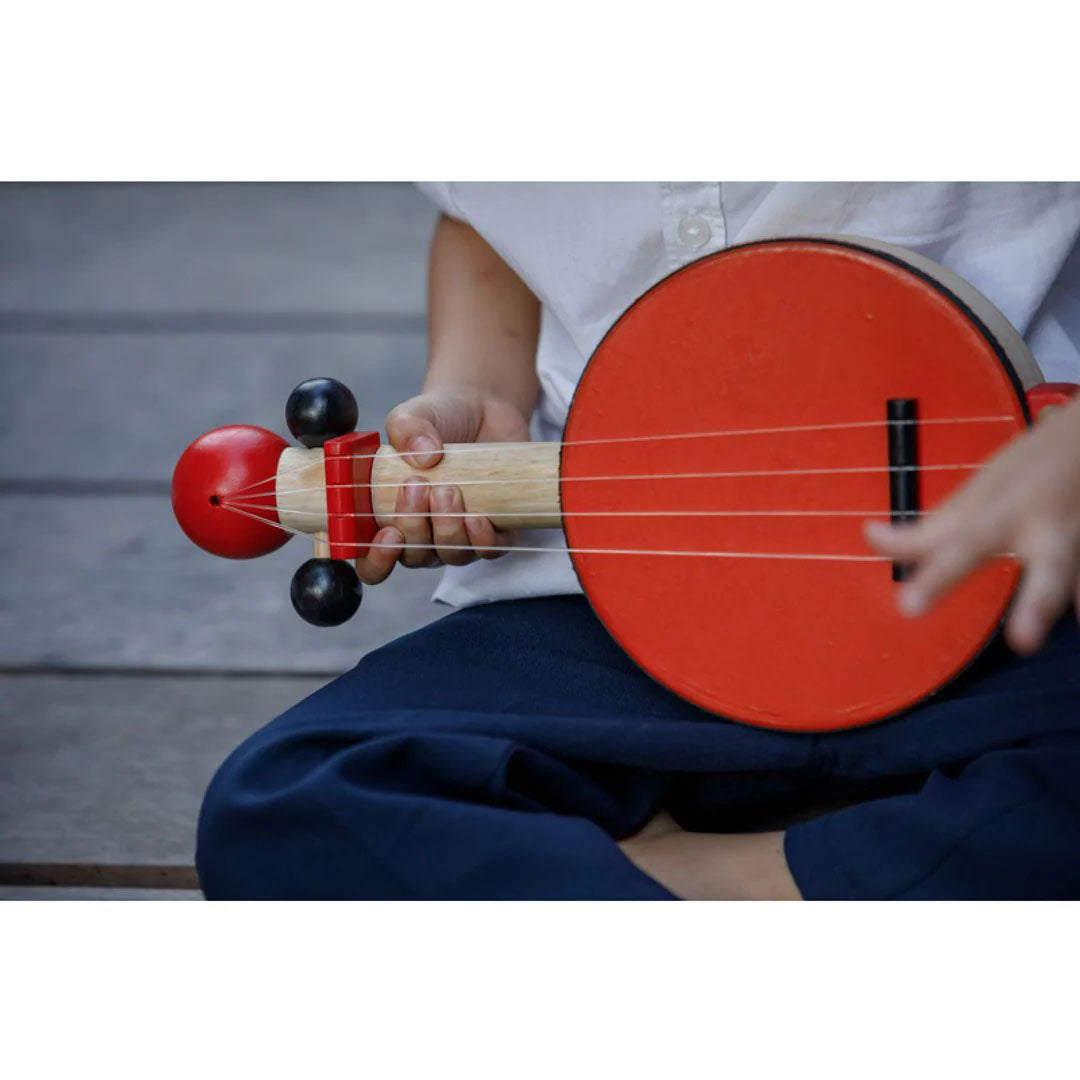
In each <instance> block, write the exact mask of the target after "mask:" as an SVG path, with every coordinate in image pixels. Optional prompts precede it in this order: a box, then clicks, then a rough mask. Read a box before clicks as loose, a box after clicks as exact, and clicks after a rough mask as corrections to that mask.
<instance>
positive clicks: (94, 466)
mask: <svg viewBox="0 0 1080 1080" xmlns="http://www.w3.org/2000/svg"><path fill="white" fill-rule="evenodd" d="M424 367H425V345H424V338H423V336H422V335H420V334H415V333H410V334H345V335H324V336H315V337H311V336H304V335H296V334H277V335H244V336H222V335H205V336H204V335H184V336H180V337H173V336H164V337H156V336H151V337H147V336H141V335H121V336H115V337H113V336H104V337H102V336H93V335H91V336H78V335H64V336H53V335H50V336H40V337H39V336H34V335H0V400H3V401H4V402H5V403H6V406H7V407H6V409H5V422H4V424H3V426H2V428H0V480H6V481H7V482H8V484H9V487H10V484H11V482H12V481H25V480H49V481H50V482H52V483H54V484H55V483H56V482H69V481H71V480H81V481H86V480H94V481H106V480H111V481H120V480H122V481H124V482H130V481H133V480H140V481H155V482H156V483H157V485H158V488H157V489H158V490H161V491H167V489H168V480H169V477H170V476H171V475H172V469H173V466H174V465H175V463H176V459H177V458H178V457H179V456H180V454H181V453H182V452H183V450H184V448H185V447H186V446H187V444H188V443H189V442H190V441H191V440H192V439H193V438H195V437H196V436H197V435H200V434H201V433H202V432H204V431H207V430H209V429H210V428H212V427H217V426H219V425H221V424H236V423H248V424H259V425H261V426H263V427H268V428H270V429H271V430H274V431H279V432H281V433H282V434H284V435H286V436H287V434H288V433H287V430H286V428H285V401H286V399H287V398H288V396H289V392H290V391H291V390H292V388H293V387H294V386H295V385H296V384H297V383H298V382H300V381H301V380H303V379H306V378H310V377H312V376H314V375H330V376H333V377H335V378H338V379H341V380H342V381H343V382H345V383H346V384H347V385H348V386H350V387H351V389H352V390H353V392H354V393H355V394H356V396H357V400H358V402H359V405H360V424H361V426H362V427H365V428H368V429H376V430H381V429H382V426H383V420H384V419H385V416H386V414H387V412H389V410H390V409H391V408H393V407H394V406H395V405H397V404H399V403H400V402H401V401H403V400H405V399H406V398H409V397H412V396H413V394H415V393H417V392H418V391H419V388H420V383H421V380H422V379H423V372H424ZM28 488H29V490H33V486H32V485H29V486H28ZM2 490H4V489H3V488H2V487H0V491H2Z"/></svg>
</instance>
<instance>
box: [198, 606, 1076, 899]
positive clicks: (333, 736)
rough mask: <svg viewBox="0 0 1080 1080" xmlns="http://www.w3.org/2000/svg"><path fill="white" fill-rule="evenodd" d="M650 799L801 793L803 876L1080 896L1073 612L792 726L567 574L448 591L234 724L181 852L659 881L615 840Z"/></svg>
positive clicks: (309, 886)
mask: <svg viewBox="0 0 1080 1080" xmlns="http://www.w3.org/2000/svg"><path fill="white" fill-rule="evenodd" d="M661 807H663V808H666V809H668V810H669V811H670V812H671V813H672V814H673V815H674V817H675V818H676V820H677V821H678V822H679V823H680V824H681V825H683V826H684V827H685V828H688V829H694V830H701V831H708V832H741V831H749V830H755V829H761V828H775V827H777V825H778V823H786V822H789V821H792V820H798V819H800V818H802V819H805V818H806V817H807V814H808V812H809V813H810V814H811V815H813V810H812V808H818V813H817V816H810V817H809V820H802V823H800V824H794V825H791V826H790V827H788V829H787V832H786V837H785V850H786V854H787V860H788V864H789V866H790V868H791V872H792V874H793V875H794V877H795V880H796V882H797V884H798V886H799V888H800V890H801V891H802V893H803V895H804V896H805V897H807V898H808V899H809V898H852V899H856V898H858V899H864V898H865V899H870V898H904V899H916V898H918V899H946V898H971V899H978V898H1077V897H1080V628H1078V627H1077V625H1076V623H1075V620H1073V619H1071V618H1070V619H1069V620H1068V621H1065V622H1062V624H1061V625H1060V626H1059V627H1058V628H1057V630H1056V632H1055V634H1054V635H1053V637H1052V639H1051V641H1050V642H1049V644H1048V645H1047V646H1046V648H1045V649H1043V650H1042V651H1041V652H1040V653H1039V654H1038V655H1036V656H1035V657H1033V658H1030V659H1026V660H1020V659H1017V658H1015V657H1012V656H1010V655H1009V654H1008V653H1007V652H1005V650H1004V649H1003V648H1002V647H992V648H991V649H990V650H988V651H987V652H986V653H985V654H984V655H983V657H982V658H981V660H980V662H979V663H978V664H977V666H976V668H975V669H973V670H972V671H970V672H969V673H968V674H967V675H966V676H965V677H964V679H963V680H962V682H961V683H959V684H957V685H955V686H954V687H952V688H951V689H950V690H949V691H948V692H947V693H945V694H943V695H941V696H940V697H939V698H937V699H936V700H934V701H933V702H932V703H930V704H927V705H924V706H923V707H921V708H919V709H916V710H914V711H912V712H910V713H908V714H907V715H905V716H903V717H901V718H899V719H895V720H890V721H886V722H884V723H881V724H878V725H875V726H872V727H865V728H861V729H859V730H856V731H851V732H842V733H836V734H829V735H792V734H784V733H778V732H774V731H765V730H758V729H755V728H750V727H745V726H742V725H738V724H734V723H729V722H726V721H721V720H717V719H716V718H714V717H712V716H709V715H707V714H705V713H703V712H701V711H699V710H698V709H695V708H693V707H692V706H690V705H687V704H686V703H684V702H682V701H681V700H679V699H677V698H675V697H674V696H673V695H671V694H669V693H668V692H667V691H665V690H663V689H662V688H661V687H659V686H658V685H657V684H656V683H654V682H653V681H652V680H651V679H649V678H648V677H647V676H645V675H643V674H642V673H641V672H640V671H639V670H638V669H637V668H636V667H635V666H634V665H633V664H632V663H631V662H630V661H629V660H628V659H627V658H626V657H625V656H624V654H623V653H622V651H621V650H620V649H619V648H618V647H617V646H616V645H615V644H614V643H613V642H612V641H611V639H610V638H609V637H608V636H607V634H606V632H605V631H604V630H603V628H602V627H601V626H600V624H599V623H598V622H597V620H596V619H595V617H594V616H593V615H592V613H591V611H590V609H589V608H588V606H587V604H586V602H585V601H584V600H583V599H582V598H580V597H553V598H549V599H541V600H521V601H510V602H506V603H499V604H490V605H486V606H483V607H478V608H472V609H467V610H463V611H459V612H455V613H454V614H452V615H449V616H447V617H446V618H444V619H442V620H440V621H439V622H436V623H434V624H432V625H430V626H428V627H426V628H424V629H422V630H419V631H417V632H416V633H414V634H410V635H408V636H407V637H404V638H401V639H400V640H398V641H395V642H393V643H392V644H390V645H388V646H386V647H385V648H382V649H379V650H378V651H376V652H374V653H371V654H370V655H368V656H366V657H364V659H363V660H362V661H361V662H360V664H359V665H358V666H357V667H356V668H355V669H353V670H352V671H351V672H349V673H348V674H347V675H344V676H342V677H341V678H339V679H337V680H335V681H334V682H332V683H330V684H329V685H328V686H326V687H324V688H323V689H321V690H319V691H318V692H317V693H315V694H313V695H312V696H311V697H309V698H307V699H306V700H305V701H302V702H301V703H300V704H299V705H297V706H295V707H294V708H292V709H290V710H289V711H288V712H286V713H285V714H284V715H282V716H280V717H278V718H277V719H276V720H274V721H273V722H272V723H271V724H269V725H268V726H267V727H265V728H263V729H262V730H261V731H259V732H258V733H257V734H255V735H254V736H252V737H251V738H250V739H248V740H247V741H246V742H245V743H244V744H243V745H241V746H240V747H239V748H238V749H237V750H236V751H235V752H234V753H233V754H232V755H231V756H230V757H229V758H228V760H227V761H226V762H225V763H224V765H223V766H222V767H221V769H220V771H219V772H218V774H217V776H216V777H215V778H214V780H213V782H212V784H211V785H210V789H209V791H208V792H207V795H206V799H205V802H204V805H203V810H202V815H201V818H200V822H199V839H198V857H197V863H198V870H199V876H200V879H201V881H202V885H203V889H204V890H205V892H206V895H207V896H208V897H210V898H224V897H234V898H240V897H245V898H246V897H250V898H258V897H281V898H286V897H296V898H305V897H307V898H335V897H339V898H379V899H383V898H400V899H411V898H447V899H455V898H458V899H460V898H607V899H617V898H628V899H629V898H640V899H664V898H669V897H670V895H671V894H670V893H668V892H667V890H666V889H664V888H662V887H661V886H660V885H659V884H657V883H656V882H654V881H653V880H652V879H651V878H649V877H647V876H646V875H645V874H643V873H642V872H641V871H639V870H638V869H637V868H636V867H634V866H633V864H631V863H630V862H629V861H628V860H627V859H626V858H625V857H624V856H623V855H622V853H621V852H620V850H619V848H618V847H617V846H616V840H618V839H621V838H623V837H626V836H628V835H630V834H631V833H633V832H635V831H636V830H638V829H639V828H641V826H642V825H644V824H645V822H646V821H648V820H649V818H650V817H651V816H652V815H653V814H654V813H655V812H656V811H657V810H658V809H659V808H661ZM823 807H833V809H829V810H822V809H821V808H823ZM836 807H840V808H839V809H836Z"/></svg>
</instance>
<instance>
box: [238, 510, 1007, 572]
mask: <svg viewBox="0 0 1080 1080" xmlns="http://www.w3.org/2000/svg"><path fill="white" fill-rule="evenodd" d="M222 505H223V506H224V507H225V508H226V509H228V510H231V511H232V512H233V513H234V514H242V515H243V516H244V517H249V518H253V519H254V520H255V521H259V522H262V524H264V525H271V526H273V527H275V528H278V529H281V530H282V531H284V532H287V533H290V534H292V535H294V536H306V537H308V538H309V539H310V538H311V534H310V533H306V532H304V531H303V530H302V529H297V528H294V527H292V526H289V525H285V524H283V523H281V522H280V521H270V520H269V519H268V518H264V517H261V516H260V515H258V514H251V513H248V512H247V511H246V510H241V509H239V508H238V507H235V506H229V505H228V504H225V503H223V504H222ZM363 546H365V547H368V548H380V549H383V548H384V549H386V550H390V551H470V552H473V553H474V554H475V553H477V552H480V551H487V552H493V551H497V552H500V553H506V554H512V553H514V552H517V553H519V554H537V555H539V554H549V555H638V556H643V555H647V556H658V557H666V558H670V557H682V558H708V559H774V560H784V561H792V560H799V561H804V562H841V563H881V562H888V563H891V562H894V561H895V560H894V559H893V558H891V557H890V556H887V555H851V554H845V553H832V552H813V551H810V552H801V551H705V550H697V549H689V550H687V549H684V548H675V549H672V548H656V549H643V548H575V547H539V546H532V545H521V544H505V545H492V546H490V547H487V546H485V547H477V546H476V545H475V544H410V543H405V544H376V543H369V544H365V545H363ZM1008 554H1009V553H1003V557H1004V556H1007V555H1008Z"/></svg>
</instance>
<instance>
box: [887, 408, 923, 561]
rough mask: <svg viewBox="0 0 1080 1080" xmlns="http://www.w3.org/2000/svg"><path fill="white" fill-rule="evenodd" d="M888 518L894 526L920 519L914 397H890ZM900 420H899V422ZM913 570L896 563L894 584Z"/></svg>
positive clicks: (917, 443) (916, 414)
mask: <svg viewBox="0 0 1080 1080" xmlns="http://www.w3.org/2000/svg"><path fill="white" fill-rule="evenodd" d="M887 415H888V419H889V470H890V471H889V516H890V518H891V519H892V522H893V524H894V525H897V524H903V523H904V522H906V521H914V520H915V519H916V518H918V516H919V472H918V466H919V425H918V417H919V409H918V402H917V401H916V400H915V398H889V401H888V406H887ZM898 421H900V422H899V423H898ZM910 572H911V567H910V566H909V565H907V564H905V563H898V562H894V563H893V567H892V576H893V581H905V580H906V579H907V578H908V576H909V575H910Z"/></svg>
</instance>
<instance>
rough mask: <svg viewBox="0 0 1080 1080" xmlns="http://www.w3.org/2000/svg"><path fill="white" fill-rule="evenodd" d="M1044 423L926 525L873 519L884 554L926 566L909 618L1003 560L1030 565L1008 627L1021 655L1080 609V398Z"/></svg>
mask: <svg viewBox="0 0 1080 1080" xmlns="http://www.w3.org/2000/svg"><path fill="white" fill-rule="evenodd" d="M1044 416H1045V419H1042V420H1040V422H1039V423H1038V425H1037V426H1036V427H1035V428H1034V429H1033V430H1032V431H1029V432H1027V433H1026V434H1024V435H1021V436H1020V437H1019V438H1017V439H1015V440H1014V441H1013V442H1012V443H1010V444H1009V445H1008V446H1007V447H1006V448H1005V449H1004V450H1003V451H1002V452H1001V453H999V454H998V455H997V456H996V457H995V458H993V459H992V460H991V462H990V463H989V464H988V465H987V466H986V467H985V468H984V469H983V470H982V471H980V472H979V473H977V474H976V476H975V477H974V478H973V479H972V480H970V481H969V482H968V483H967V484H965V485H964V486H963V487H962V488H961V489H960V491H959V492H957V493H956V494H955V495H954V496H953V497H952V498H951V499H949V500H948V501H947V502H946V503H944V504H943V505H942V506H941V507H939V508H938V509H937V510H936V511H934V513H933V514H930V515H928V516H927V517H926V518H924V519H923V520H922V521H920V522H919V523H918V524H916V525H909V526H893V525H888V524H886V523H885V522H878V521H871V522H867V525H866V538H867V540H868V541H869V542H870V543H871V544H872V545H873V546H874V547H875V548H876V549H877V550H878V551H879V552H881V553H882V554H883V555H888V556H891V557H892V558H894V559H899V560H902V561H903V562H910V563H913V564H914V565H915V567H916V570H915V573H914V575H913V576H912V578H911V579H910V581H908V582H907V583H906V584H905V585H904V586H903V587H902V588H901V589H900V592H899V597H898V601H899V605H900V610H901V611H903V612H904V613H905V614H908V615H921V614H922V613H923V612H925V611H927V610H928V609H929V608H930V606H931V605H932V604H933V603H934V601H935V600H937V598H938V597H940V596H941V594H942V593H943V592H945V590H947V589H948V588H949V587H950V586H952V585H954V584H955V583H956V582H958V581H959V580H960V579H961V578H963V577H964V576H965V575H967V574H968V573H969V572H970V571H972V570H974V569H975V567H976V566H978V565H979V564H980V563H982V562H983V561H984V560H986V559H988V558H990V557H991V556H993V555H995V554H1002V553H1012V554H1014V555H1016V556H1017V557H1018V558H1019V559H1020V560H1021V562H1022V563H1023V565H1024V578H1023V582H1022V583H1021V585H1020V588H1019V590H1018V592H1017V595H1016V599H1015V601H1014V603H1013V606H1012V611H1011V612H1010V614H1009V617H1008V620H1007V622H1006V625H1005V637H1006V640H1007V641H1008V642H1009V644H1010V645H1011V646H1012V648H1013V649H1015V650H1016V651H1017V652H1020V653H1032V652H1034V651H1035V650H1036V649H1038V648H1039V647H1040V646H1041V645H1042V643H1043V641H1044V640H1045V639H1046V635H1047V633H1048V632H1049V630H1050V628H1051V626H1052V625H1053V623H1054V621H1055V620H1056V619H1057V618H1058V617H1059V616H1060V615H1061V613H1062V612H1063V611H1064V610H1065V608H1066V607H1067V606H1068V604H1069V602H1070V600H1072V601H1074V602H1075V603H1076V604H1077V610H1078V611H1080V399H1077V400H1076V401H1073V402H1071V403H1070V404H1068V405H1065V406H1062V407H1061V408H1058V409H1054V410H1053V411H1052V413H1047V414H1044Z"/></svg>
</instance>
